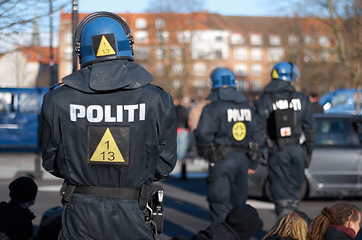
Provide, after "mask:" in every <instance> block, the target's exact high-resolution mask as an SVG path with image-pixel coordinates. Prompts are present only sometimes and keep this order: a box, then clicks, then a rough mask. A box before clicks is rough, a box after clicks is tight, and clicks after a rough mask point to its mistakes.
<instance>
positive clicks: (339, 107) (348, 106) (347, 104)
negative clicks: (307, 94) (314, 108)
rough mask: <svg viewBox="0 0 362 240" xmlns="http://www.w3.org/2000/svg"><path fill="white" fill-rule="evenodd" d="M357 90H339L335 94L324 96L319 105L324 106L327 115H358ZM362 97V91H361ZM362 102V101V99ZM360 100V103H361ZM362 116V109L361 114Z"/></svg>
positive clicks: (330, 93)
mask: <svg viewBox="0 0 362 240" xmlns="http://www.w3.org/2000/svg"><path fill="white" fill-rule="evenodd" d="M356 93H357V91H356V89H345V88H342V89H338V90H336V91H334V92H329V93H326V94H324V95H323V96H322V97H321V99H320V100H319V103H320V104H321V105H322V106H323V108H324V112H325V113H337V114H343V113H345V114H353V115H355V114H356V109H355V108H356ZM361 96H362V91H361ZM361 100H362V99H361ZM361 100H360V101H361ZM361 114H362V108H361V111H360V114H359V115H361Z"/></svg>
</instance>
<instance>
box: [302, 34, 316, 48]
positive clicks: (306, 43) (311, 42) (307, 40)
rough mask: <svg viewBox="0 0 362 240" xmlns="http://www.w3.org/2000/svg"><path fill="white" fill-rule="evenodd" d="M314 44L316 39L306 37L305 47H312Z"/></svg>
mask: <svg viewBox="0 0 362 240" xmlns="http://www.w3.org/2000/svg"><path fill="white" fill-rule="evenodd" d="M313 43H314V38H313V37H312V36H310V35H307V36H304V44H305V45H308V46H310V45H312V44H313Z"/></svg>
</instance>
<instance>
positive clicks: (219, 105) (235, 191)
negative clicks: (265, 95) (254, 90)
mask: <svg viewBox="0 0 362 240" xmlns="http://www.w3.org/2000/svg"><path fill="white" fill-rule="evenodd" d="M210 79H211V81H212V91H211V93H210V95H209V96H208V97H207V98H206V99H207V100H208V101H211V103H209V104H207V105H206V106H205V107H204V108H203V110H202V113H201V117H200V120H199V123H198V126H197V128H196V130H195V132H194V133H195V139H196V142H197V147H198V151H199V154H200V155H202V156H204V157H205V158H207V159H208V160H209V175H208V178H207V183H208V189H207V190H208V191H207V194H208V197H207V199H208V201H209V207H210V213H211V219H212V221H218V222H222V221H224V220H225V217H226V215H227V214H228V212H229V211H230V210H231V209H232V208H234V207H236V206H238V205H240V204H242V203H245V201H246V199H247V194H248V190H247V188H248V185H247V178H248V169H249V168H251V165H253V166H252V168H254V167H255V164H251V163H250V162H249V157H248V149H249V144H250V142H254V143H255V144H253V146H256V145H257V144H256V143H257V142H258V140H260V135H259V133H258V131H257V127H256V123H257V122H256V121H254V111H253V109H252V108H251V107H250V106H249V104H248V101H247V99H246V98H245V97H244V95H242V94H241V93H240V92H238V91H237V89H236V87H235V76H234V74H233V73H232V71H230V70H229V69H227V68H216V69H214V70H213V71H212V73H211V75H210Z"/></svg>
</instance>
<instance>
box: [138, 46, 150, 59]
mask: <svg viewBox="0 0 362 240" xmlns="http://www.w3.org/2000/svg"><path fill="white" fill-rule="evenodd" d="M134 55H135V57H136V58H137V59H139V60H147V59H149V58H150V51H149V49H146V48H143V47H138V48H135V49H134Z"/></svg>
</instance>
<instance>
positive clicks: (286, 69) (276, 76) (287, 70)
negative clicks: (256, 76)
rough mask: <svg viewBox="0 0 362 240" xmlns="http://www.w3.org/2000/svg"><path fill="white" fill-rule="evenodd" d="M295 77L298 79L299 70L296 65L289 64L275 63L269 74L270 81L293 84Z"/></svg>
mask: <svg viewBox="0 0 362 240" xmlns="http://www.w3.org/2000/svg"><path fill="white" fill-rule="evenodd" d="M297 77H298V78H299V77H300V73H299V69H298V67H297V65H295V64H293V63H291V62H280V63H277V64H276V65H275V66H274V67H273V70H272V72H271V78H272V80H283V81H288V82H293V81H294V79H295V78H297Z"/></svg>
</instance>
